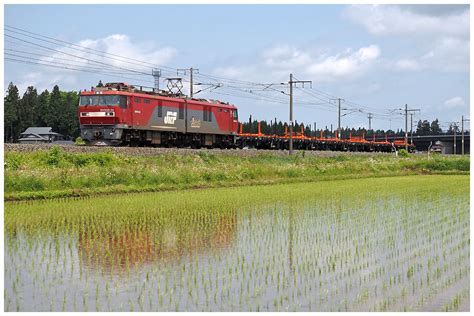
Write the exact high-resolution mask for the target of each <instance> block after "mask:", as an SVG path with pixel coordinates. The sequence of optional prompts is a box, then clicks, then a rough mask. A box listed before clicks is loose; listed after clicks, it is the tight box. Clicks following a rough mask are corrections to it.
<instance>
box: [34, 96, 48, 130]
mask: <svg viewBox="0 0 474 316" xmlns="http://www.w3.org/2000/svg"><path fill="white" fill-rule="evenodd" d="M49 99H50V93H49V91H48V90H44V91H43V92H42V93H41V94H40V95H39V97H38V115H37V116H36V122H35V126H46V125H47V124H46V118H47V116H48V115H49V112H50V110H49Z"/></svg>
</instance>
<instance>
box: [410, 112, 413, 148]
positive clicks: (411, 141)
mask: <svg viewBox="0 0 474 316" xmlns="http://www.w3.org/2000/svg"><path fill="white" fill-rule="evenodd" d="M410 144H412V145H413V113H410Z"/></svg>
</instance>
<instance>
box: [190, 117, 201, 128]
mask: <svg viewBox="0 0 474 316" xmlns="http://www.w3.org/2000/svg"><path fill="white" fill-rule="evenodd" d="M191 127H192V128H200V127H201V120H198V119H196V118H195V117H194V116H193V117H192V118H191Z"/></svg>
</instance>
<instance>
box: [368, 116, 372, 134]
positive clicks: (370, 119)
mask: <svg viewBox="0 0 474 316" xmlns="http://www.w3.org/2000/svg"><path fill="white" fill-rule="evenodd" d="M367 117H368V118H369V131H370V130H371V129H372V118H373V115H372V113H369V115H368V116H367Z"/></svg>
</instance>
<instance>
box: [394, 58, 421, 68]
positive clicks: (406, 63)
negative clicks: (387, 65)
mask: <svg viewBox="0 0 474 316" xmlns="http://www.w3.org/2000/svg"><path fill="white" fill-rule="evenodd" d="M394 68H395V69H396V70H409V71H414V70H420V69H421V68H422V66H421V65H420V63H418V61H416V60H414V59H400V60H397V61H396V62H395V63H394Z"/></svg>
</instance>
